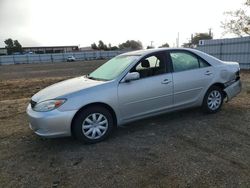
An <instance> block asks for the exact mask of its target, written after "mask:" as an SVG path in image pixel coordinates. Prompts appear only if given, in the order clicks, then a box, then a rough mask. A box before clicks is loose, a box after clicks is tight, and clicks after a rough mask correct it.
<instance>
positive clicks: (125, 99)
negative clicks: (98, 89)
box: [118, 52, 173, 120]
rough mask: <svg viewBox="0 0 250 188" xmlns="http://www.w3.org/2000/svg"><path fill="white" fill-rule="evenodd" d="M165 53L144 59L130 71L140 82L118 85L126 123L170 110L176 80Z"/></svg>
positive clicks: (120, 104)
mask: <svg viewBox="0 0 250 188" xmlns="http://www.w3.org/2000/svg"><path fill="white" fill-rule="evenodd" d="M165 59H166V58H165V54H164V53H162V52H161V53H154V54H151V55H149V56H146V57H145V58H142V59H141V60H140V61H139V62H138V63H137V64H136V66H135V67H133V68H132V69H131V70H130V72H138V73H139V74H140V79H138V80H133V81H130V82H122V83H120V84H119V86H118V99H119V107H120V111H121V114H122V118H123V120H130V119H134V118H137V117H140V116H147V115H150V114H151V113H154V112H157V111H161V110H164V109H167V108H168V107H170V106H171V105H173V79H172V73H170V72H168V69H167V66H166V60H165Z"/></svg>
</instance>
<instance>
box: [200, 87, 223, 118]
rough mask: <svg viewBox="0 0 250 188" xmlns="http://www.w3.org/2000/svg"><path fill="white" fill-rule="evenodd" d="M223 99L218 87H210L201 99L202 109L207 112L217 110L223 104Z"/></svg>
mask: <svg viewBox="0 0 250 188" xmlns="http://www.w3.org/2000/svg"><path fill="white" fill-rule="evenodd" d="M223 99H224V95H223V92H222V89H221V88H220V87H218V86H212V87H210V88H209V89H208V91H207V93H206V95H205V97H204V99H203V104H202V107H203V110H204V111H205V112H207V113H216V112H218V111H219V110H220V108H221V106H222V104H223Z"/></svg>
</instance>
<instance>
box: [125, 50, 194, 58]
mask: <svg viewBox="0 0 250 188" xmlns="http://www.w3.org/2000/svg"><path fill="white" fill-rule="evenodd" d="M171 50H185V51H191V52H197V51H198V50H195V49H192V48H155V49H146V50H136V51H131V52H127V53H124V54H123V55H137V56H145V55H148V54H151V53H154V52H161V51H171Z"/></svg>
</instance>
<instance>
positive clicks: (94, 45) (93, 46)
mask: <svg viewBox="0 0 250 188" xmlns="http://www.w3.org/2000/svg"><path fill="white" fill-rule="evenodd" d="M91 48H92V49H93V50H99V49H98V47H97V45H96V43H95V42H94V43H93V44H91Z"/></svg>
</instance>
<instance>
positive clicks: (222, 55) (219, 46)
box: [197, 37, 250, 69]
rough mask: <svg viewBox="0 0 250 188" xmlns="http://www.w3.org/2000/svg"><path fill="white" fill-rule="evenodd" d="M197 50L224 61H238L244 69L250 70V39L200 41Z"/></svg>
mask: <svg viewBox="0 0 250 188" xmlns="http://www.w3.org/2000/svg"><path fill="white" fill-rule="evenodd" d="M197 49H198V50H201V51H203V52H205V53H208V54H210V55H212V56H215V57H217V58H219V59H221V60H223V61H237V62H239V63H240V67H241V68H242V69H250V37H240V38H230V39H215V40H200V41H199V45H198V47H197Z"/></svg>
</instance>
